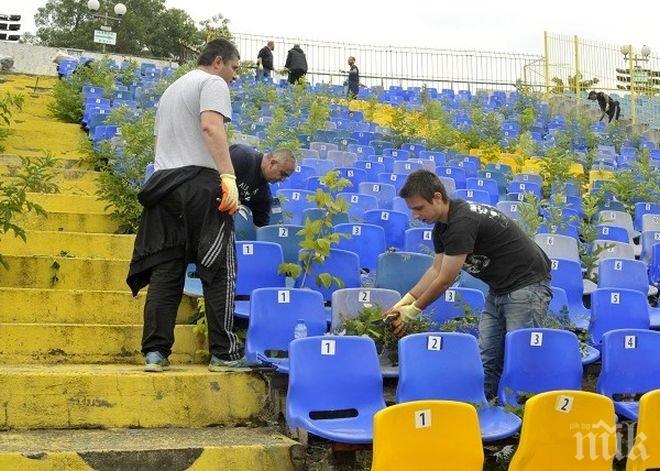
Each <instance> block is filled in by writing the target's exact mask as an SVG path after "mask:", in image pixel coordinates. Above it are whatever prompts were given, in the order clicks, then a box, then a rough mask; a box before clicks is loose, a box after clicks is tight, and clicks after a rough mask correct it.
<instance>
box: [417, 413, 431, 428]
mask: <svg viewBox="0 0 660 471" xmlns="http://www.w3.org/2000/svg"><path fill="white" fill-rule="evenodd" d="M430 426H431V409H424V410H418V411H415V428H427V427H430Z"/></svg>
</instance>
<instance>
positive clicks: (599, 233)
mask: <svg viewBox="0 0 660 471" xmlns="http://www.w3.org/2000/svg"><path fill="white" fill-rule="evenodd" d="M595 229H596V239H599V240H611V241H614V242H624V243H628V242H629V241H630V234H628V231H627V230H626V229H625V228H624V227H618V226H608V225H606V224H599V225H598V226H596V227H595Z"/></svg>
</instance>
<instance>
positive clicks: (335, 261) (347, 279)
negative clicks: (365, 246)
mask: <svg viewBox="0 0 660 471" xmlns="http://www.w3.org/2000/svg"><path fill="white" fill-rule="evenodd" d="M304 256H306V254H305V251H304V250H301V251H300V255H299V257H300V258H301V259H302V258H303V257H304ZM324 273H328V274H330V275H331V276H335V277H337V278H339V279H340V280H342V282H343V286H337V284H336V283H332V284H331V285H330V286H329V287H325V286H323V285H322V284H319V282H321V280H318V279H317V277H318V276H319V275H321V274H324ZM303 280H304V286H302V283H303ZM358 286H360V258H359V257H358V255H357V254H356V253H355V252H348V251H346V250H339V249H330V255H328V256H327V257H326V258H325V260H324V261H323V263H313V264H312V267H311V271H310V273H308V274H307V276H306V277H305V276H304V275H303V276H301V277H300V278H298V279H297V280H296V287H297V288H301V287H306V288H310V289H314V290H317V291H320V292H321V294H322V295H323V299H324V300H325V301H330V299H331V297H332V293H333V292H334V291H335V290H337V289H339V288H357V287H358Z"/></svg>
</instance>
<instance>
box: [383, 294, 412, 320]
mask: <svg viewBox="0 0 660 471" xmlns="http://www.w3.org/2000/svg"><path fill="white" fill-rule="evenodd" d="M415 301H416V299H415V297H414V296H413V295H412V294H410V293H406V294H404V295H403V298H401V299H400V300H399V302H397V303H396V304H395V305H394V306H392V307H391V308H390V309H389V310H388V311H387V312H386V313H385V315H386V316H387V315H389V314H392V313H393V312H394V311H396V310H397V308H399V307H401V306H406V305H408V304H412V303H414V302H415Z"/></svg>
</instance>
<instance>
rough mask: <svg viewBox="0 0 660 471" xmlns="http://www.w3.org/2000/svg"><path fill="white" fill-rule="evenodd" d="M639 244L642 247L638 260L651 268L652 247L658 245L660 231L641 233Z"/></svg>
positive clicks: (659, 242)
mask: <svg viewBox="0 0 660 471" xmlns="http://www.w3.org/2000/svg"><path fill="white" fill-rule="evenodd" d="M639 244H640V245H641V246H642V251H641V253H640V255H639V259H640V260H641V261H643V262H644V263H645V264H646V265H648V266H649V267H651V266H652V265H651V257H652V255H653V246H654V245H658V244H660V231H643V232H642V235H641V236H640V238H639Z"/></svg>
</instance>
